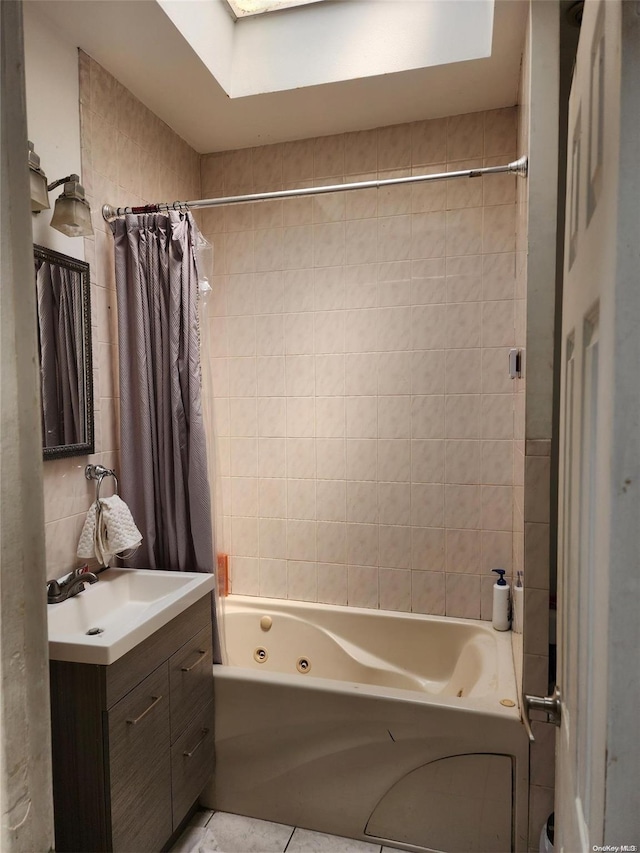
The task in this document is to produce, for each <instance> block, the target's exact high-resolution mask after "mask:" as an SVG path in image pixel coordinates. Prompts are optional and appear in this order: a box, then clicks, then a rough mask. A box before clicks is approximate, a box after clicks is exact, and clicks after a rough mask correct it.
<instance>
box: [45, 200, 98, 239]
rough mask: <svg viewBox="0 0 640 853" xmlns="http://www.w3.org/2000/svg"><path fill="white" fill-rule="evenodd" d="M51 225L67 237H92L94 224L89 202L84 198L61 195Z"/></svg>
mask: <svg viewBox="0 0 640 853" xmlns="http://www.w3.org/2000/svg"><path fill="white" fill-rule="evenodd" d="M51 227H52V228H55V229H56V230H57V231H60V232H62V234H66V235H67V237H90V236H91V235H92V234H93V225H92V223H91V208H90V207H89V204H88V203H87V202H86V201H85V200H84V199H80V198H71V197H70V196H65V195H61V196H60V198H59V199H57V201H56V206H55V208H54V211H53V216H52V217H51Z"/></svg>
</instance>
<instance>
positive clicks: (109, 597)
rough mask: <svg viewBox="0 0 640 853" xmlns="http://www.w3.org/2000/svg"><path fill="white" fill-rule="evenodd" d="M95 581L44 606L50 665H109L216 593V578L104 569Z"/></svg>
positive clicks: (204, 575) (189, 574)
mask: <svg viewBox="0 0 640 853" xmlns="http://www.w3.org/2000/svg"><path fill="white" fill-rule="evenodd" d="M98 577H99V581H98V583H94V584H91V585H89V584H87V585H86V586H85V588H84V591H83V592H81V593H79V594H78V595H76V596H74V597H73V598H69V599H67V600H66V601H62V602H60V603H59V604H49V605H47V618H48V626H49V658H50V660H59V661H71V662H75V663H90V664H101V665H108V664H110V663H113V662H114V661H116V660H118V658H121V657H122V656H123V655H125V654H126V653H127V652H129V651H131V649H133V648H134V647H135V646H137V645H138V644H139V643H141V642H142V641H143V640H146V639H147V637H150V636H151V634H153V633H154V632H155V631H157V630H158V629H159V628H162V627H163V625H166V624H167V623H168V622H170V621H171V620H172V619H174V618H175V617H176V616H178V615H179V614H180V613H182V612H183V611H184V610H186V609H187V608H188V607H190V606H191V605H192V604H194V603H195V602H196V601H198V599H200V598H201V597H202V596H204V595H207V594H208V593H210V592H212V591H213V589H214V587H215V575H213V574H204V573H201V572H173V571H164V570H160V569H106V570H105V571H103V572H101V573H100V574H99V575H98ZM90 631H91V632H92V633H88V632H90Z"/></svg>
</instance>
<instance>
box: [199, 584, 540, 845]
mask: <svg viewBox="0 0 640 853" xmlns="http://www.w3.org/2000/svg"><path fill="white" fill-rule="evenodd" d="M222 626H223V633H224V637H225V644H226V656H227V663H226V664H221V665H216V666H214V668H213V672H214V685H215V702H214V706H215V734H216V765H215V770H214V774H213V777H212V779H211V782H210V783H209V784H208V786H207V788H206V789H205V791H204V794H203V796H202V798H201V801H202V803H203V804H204V805H205V806H207V807H209V808H215V809H220V810H221V811H228V812H235V813H237V814H244V815H249V816H252V817H258V818H262V819H264V820H270V821H276V822H279V823H285V824H288V825H292V826H302V827H305V828H307V829H314V830H317V831H320V832H327V833H333V834H336V835H343V836H347V837H351V838H357V839H361V840H366V841H372V842H375V843H379V844H385V843H391V844H394V845H395V846H399V847H403V848H405V849H407V850H416V851H426V850H429V851H431V850H436V851H451V853H453V851H460V853H473V851H477V853H489V852H490V853H501V851H511V850H515V851H519V850H526V827H527V785H528V769H529V768H528V761H529V749H528V741H527V738H526V735H525V733H524V728H523V726H522V723H521V721H520V712H519V707H518V696H517V692H516V682H515V676H514V671H513V660H512V652H511V637H510V634H509V633H508V632H505V633H499V632H496V631H494V630H493V629H492V627H491V625H490V624H488V623H486V622H479V621H475V620H470V619H453V618H440V617H432V616H420V615H417V614H405V613H390V612H385V611H377V610H365V609H361V608H355V607H338V606H327V605H321V604H308V603H304V602H293V601H282V600H279V599H267V598H253V597H247V596H239V595H235V596H229V597H227V598H226V599H225V600H224V603H223V613H222Z"/></svg>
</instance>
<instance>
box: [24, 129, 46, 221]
mask: <svg viewBox="0 0 640 853" xmlns="http://www.w3.org/2000/svg"><path fill="white" fill-rule="evenodd" d="M28 158H29V182H30V185H31V212H32V213H40V211H41V210H48V209H49V207H50V206H51V205H50V204H49V193H48V192H47V176H46V175H45V173H44V172H43V171H42V169H41V168H40V158H39V157H38V155H37V154H36V152H35V151H34V148H33V142H29V154H28Z"/></svg>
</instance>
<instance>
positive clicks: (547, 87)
mask: <svg viewBox="0 0 640 853" xmlns="http://www.w3.org/2000/svg"><path fill="white" fill-rule="evenodd" d="M556 15H557V10H553V9H552V8H551V7H548V8H546V9H545V8H541V6H540V5H534V6H532V7H531V14H530V18H529V25H528V30H527V36H526V38H525V50H524V56H523V62H522V71H521V85H520V97H519V102H520V107H519V122H518V125H519V127H518V152H519V154H525V153H526V154H528V155H529V158H530V167H531V168H530V179H529V180H528V181H520V182H518V197H517V202H518V204H517V208H518V215H517V227H516V241H517V248H516V270H517V276H516V296H517V303H516V305H517V307H516V318H517V319H516V343H517V345H518V346H520V347H522V348H524V350H525V373H528V379H527V380H526V381H525V379H522V380H519V381H518V382H517V383H516V395H515V404H516V405H515V411H516V417H515V453H514V461H515V464H514V482H515V483H516V486H515V489H514V492H515V494H514V498H515V499H514V567H515V568H516V569H520V570H522V571H523V574H524V587H525V589H524V633H523V634H522V635H516V634H514V635H513V648H514V661H515V664H516V673H517V678H518V684H519V689H520V691H522V690H524V691H525V692H527V693H532V694H537V695H547V691H548V682H549V555H550V549H549V544H550V543H549V537H550V530H551V527H550V523H549V522H550V516H549V511H550V482H549V477H550V462H551V455H550V454H551V412H552V399H551V386H550V382H549V375H550V373H551V371H552V365H553V357H554V353H553V340H552V335H553V299H554V290H555V270H554V263H555V234H554V229H555V216H556V194H555V187H556V174H555V169H556V166H557V146H556V140H557V111H556V110H557V104H555V105H554V102H553V99H554V97H555V93H557V78H556V79H555V86H554V85H553V82H554V78H553V73H554V72H553V69H554V66H555V64H556V63H557V56H558V46H557V44H556V43H555V41H554V40H555V37H556V35H555V33H557V18H556V17H555V16H556ZM556 72H557V66H556ZM554 111H556V112H554ZM530 226H531V227H530ZM532 727H533V731H534V734H535V742H534V743H533V744H532V745H531V753H530V791H529V839H528V841H529V850H530V851H533V850H538V849H539V838H540V830H541V828H542V825H543V823H544V822H545V821H546V819H547V818H548V816H549V814H550V812H551V811H553V798H554V784H555V754H554V753H555V734H556V729H555V727H554V726H553V725H551V724H550V723H547V722H546V721H545V720H544V717H540V718H539V719H537V720H536V721H534V722H533V724H532Z"/></svg>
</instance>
